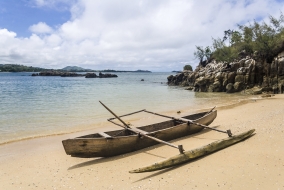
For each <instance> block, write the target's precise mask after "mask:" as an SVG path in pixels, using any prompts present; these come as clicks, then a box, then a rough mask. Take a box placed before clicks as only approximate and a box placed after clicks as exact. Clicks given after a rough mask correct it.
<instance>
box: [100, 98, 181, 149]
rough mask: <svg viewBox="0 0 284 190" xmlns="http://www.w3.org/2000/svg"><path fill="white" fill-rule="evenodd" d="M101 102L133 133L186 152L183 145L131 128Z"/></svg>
mask: <svg viewBox="0 0 284 190" xmlns="http://www.w3.org/2000/svg"><path fill="white" fill-rule="evenodd" d="M99 102H100V103H101V104H102V105H103V106H104V107H105V108H106V109H107V110H108V111H109V112H110V113H111V114H112V115H114V116H115V117H116V118H117V119H118V120H119V121H120V122H121V123H122V124H123V125H124V126H123V125H119V126H121V127H123V128H125V129H126V130H129V131H131V132H133V133H136V134H138V135H141V136H144V137H147V138H149V139H152V140H154V141H157V142H159V143H163V144H166V145H168V146H171V147H173V148H177V149H179V152H180V153H181V154H182V153H183V152H184V149H183V147H182V145H178V146H176V145H174V144H171V143H168V142H166V141H163V140H161V139H158V138H155V137H152V136H149V135H146V134H143V133H140V132H138V131H136V130H135V129H132V128H130V127H129V126H128V125H127V124H126V123H125V122H124V121H123V120H122V119H121V118H120V117H119V116H117V115H116V114H115V113H113V112H112V111H111V110H110V109H109V108H108V107H107V106H106V105H104V104H103V103H102V102H101V101H99Z"/></svg>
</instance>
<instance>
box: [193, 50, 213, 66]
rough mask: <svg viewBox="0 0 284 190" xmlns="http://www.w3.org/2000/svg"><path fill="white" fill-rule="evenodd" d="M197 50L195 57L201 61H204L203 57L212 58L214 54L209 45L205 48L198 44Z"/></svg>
mask: <svg viewBox="0 0 284 190" xmlns="http://www.w3.org/2000/svg"><path fill="white" fill-rule="evenodd" d="M196 49H197V50H196V51H195V52H194V57H195V58H197V59H199V61H200V63H202V62H203V58H204V57H206V59H207V60H209V59H210V56H211V54H212V51H211V48H210V47H209V46H207V47H206V48H204V49H203V47H202V46H196Z"/></svg>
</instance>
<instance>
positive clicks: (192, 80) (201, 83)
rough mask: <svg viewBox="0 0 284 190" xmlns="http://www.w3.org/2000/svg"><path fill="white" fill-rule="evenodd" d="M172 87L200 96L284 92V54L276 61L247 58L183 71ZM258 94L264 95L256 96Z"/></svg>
mask: <svg viewBox="0 0 284 190" xmlns="http://www.w3.org/2000/svg"><path fill="white" fill-rule="evenodd" d="M168 85H179V86H188V87H191V88H192V89H193V90H194V91H197V92H227V93H233V92H240V91H242V90H246V89H253V88H254V87H255V88H256V87H257V88H258V89H260V90H261V92H263V91H273V92H276V91H278V92H280V93H282V92H283V91H284V52H282V53H280V54H278V56H276V57H275V58H274V60H273V61H272V63H267V62H265V61H259V60H255V59H253V58H251V57H245V58H243V59H241V60H238V61H235V62H232V63H222V62H216V61H212V62H210V63H208V64H207V65H206V66H205V67H203V66H198V67H197V68H196V69H195V71H183V72H182V73H178V74H177V75H175V76H173V75H171V76H169V77H168ZM253 93H254V94H257V93H260V92H259V90H258V91H257V92H255V91H254V92H253Z"/></svg>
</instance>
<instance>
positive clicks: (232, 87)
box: [226, 83, 235, 93]
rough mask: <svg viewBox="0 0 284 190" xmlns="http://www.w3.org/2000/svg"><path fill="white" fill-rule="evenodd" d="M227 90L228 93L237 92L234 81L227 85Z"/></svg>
mask: <svg viewBox="0 0 284 190" xmlns="http://www.w3.org/2000/svg"><path fill="white" fill-rule="evenodd" d="M226 92H227V93H233V92H235V89H234V85H233V83H229V84H227V86H226Z"/></svg>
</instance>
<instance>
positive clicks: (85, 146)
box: [62, 110, 217, 158]
mask: <svg viewBox="0 0 284 190" xmlns="http://www.w3.org/2000/svg"><path fill="white" fill-rule="evenodd" d="M199 114H200V113H199ZM200 115H202V114H200ZM187 117H188V118H190V116H187ZM216 117H217V111H216V110H214V111H212V112H210V113H209V114H205V113H204V114H203V116H202V117H200V118H198V119H195V120H194V121H195V122H197V123H200V124H204V125H209V124H211V123H212V122H213V120H214V119H215V118H216ZM185 118H186V117H185ZM174 122H175V121H174V120H170V121H166V122H161V123H156V124H152V125H148V126H143V127H139V128H138V129H140V130H143V131H147V132H148V133H147V135H149V136H153V137H156V138H158V139H161V140H164V141H170V140H173V139H176V138H180V137H184V136H187V135H191V134H194V133H197V132H200V131H201V130H202V129H203V127H200V126H197V125H195V124H190V125H188V124H186V123H182V124H177V125H175V123H174ZM163 127H166V128H164V129H163ZM155 129H160V130H155ZM119 131H122V132H125V131H123V130H118V132H119ZM106 133H107V132H106ZM113 133H114V132H111V134H113ZM88 137H91V135H89V136H85V137H84V136H83V137H79V138H74V139H67V140H63V141H62V143H63V146H64V149H65V152H66V154H68V155H71V156H73V157H82V158H89V157H110V156H116V155H120V154H125V153H129V152H133V151H136V150H140V149H143V148H146V147H149V146H152V145H155V144H157V142H156V141H154V140H152V139H149V138H146V137H142V136H139V135H137V134H130V135H127V136H116V137H112V138H103V137H101V138H88Z"/></svg>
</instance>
